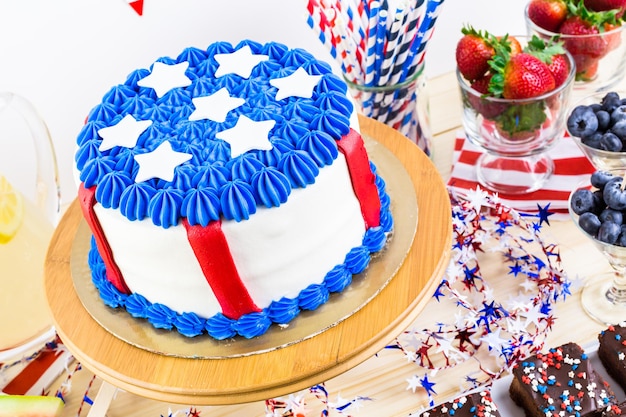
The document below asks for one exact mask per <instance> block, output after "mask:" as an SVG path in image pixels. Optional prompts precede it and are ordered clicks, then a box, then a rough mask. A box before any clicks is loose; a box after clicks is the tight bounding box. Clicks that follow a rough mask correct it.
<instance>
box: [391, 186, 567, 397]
mask: <svg viewBox="0 0 626 417" xmlns="http://www.w3.org/2000/svg"><path fill="white" fill-rule="evenodd" d="M450 199H451V202H452V226H453V233H452V254H451V261H450V264H449V266H448V268H447V270H446V272H445V274H444V276H443V278H442V280H441V282H440V284H439V285H438V287H437V289H436V291H435V293H434V294H433V298H435V299H436V300H437V302H439V303H442V304H446V307H449V308H450V309H451V311H455V312H456V313H455V314H454V318H453V319H452V320H451V321H450V322H445V323H444V322H437V323H435V324H434V325H433V326H432V328H426V329H421V328H409V329H408V330H406V331H405V332H403V334H401V335H400V336H399V337H398V338H397V339H396V341H395V344H392V345H389V346H387V348H388V349H396V350H399V351H401V352H402V353H403V354H404V355H405V356H406V358H407V360H408V361H409V362H412V363H414V364H415V365H417V366H418V368H419V370H420V372H419V373H418V374H415V375H414V376H413V377H412V378H410V379H407V383H408V388H407V390H410V391H412V392H416V390H417V389H421V390H422V392H425V393H426V395H427V396H428V398H429V405H430V406H433V405H434V404H435V397H436V395H437V382H438V381H444V380H445V378H446V372H445V371H446V370H448V369H452V368H457V367H460V366H463V368H462V369H463V370H465V369H466V368H467V373H466V375H465V377H464V379H463V381H462V383H461V386H460V387H459V390H460V391H461V393H463V392H466V391H469V390H472V389H475V388H478V387H480V386H487V385H490V384H491V383H492V382H493V381H494V380H496V379H497V378H499V377H500V376H502V375H503V374H506V373H508V372H509V371H510V370H511V368H512V367H513V366H514V365H515V364H516V363H517V362H518V361H519V360H521V359H523V358H524V357H526V356H529V355H532V354H535V353H537V352H539V351H540V350H541V349H542V348H543V345H544V342H545V337H546V336H547V334H548V332H549V331H550V330H551V328H552V325H553V324H554V321H555V317H554V314H553V312H554V303H556V302H558V301H560V300H565V298H566V297H567V296H569V295H570V294H571V292H570V291H571V290H572V282H571V281H570V280H569V279H568V277H567V275H566V274H565V272H564V271H563V268H562V265H561V257H560V251H559V248H558V246H557V245H556V244H554V243H550V242H548V241H547V240H546V239H545V238H544V237H543V236H542V233H541V232H542V229H543V227H544V226H549V224H550V223H549V216H550V215H551V213H550V211H549V205H547V206H546V207H538V209H539V210H538V212H537V213H536V214H527V213H519V212H517V211H515V210H514V209H511V208H509V207H506V206H505V205H503V204H501V203H500V201H499V199H498V196H497V195H492V194H490V193H488V192H486V191H484V190H482V189H480V187H477V188H476V189H474V190H471V191H470V192H469V193H468V194H467V195H465V196H464V197H463V198H460V197H458V196H456V195H454V194H453V193H452V192H451V194H450ZM485 256H490V257H493V256H496V257H499V259H500V262H496V263H495V264H498V265H499V266H498V271H497V273H498V274H499V280H500V284H502V281H505V285H506V286H507V289H508V290H507V291H506V292H505V294H506V296H505V297H508V298H506V299H498V298H496V295H495V294H494V290H493V288H491V286H490V284H489V279H488V277H487V276H486V273H485V271H483V270H482V269H481V266H480V263H479V260H480V259H484V257H485Z"/></svg>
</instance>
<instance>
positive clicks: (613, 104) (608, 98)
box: [600, 91, 621, 113]
mask: <svg viewBox="0 0 626 417" xmlns="http://www.w3.org/2000/svg"><path fill="white" fill-rule="evenodd" d="M600 103H601V104H602V108H603V109H604V110H606V111H608V112H609V113H612V112H613V110H615V108H617V107H618V106H619V105H620V104H621V100H620V97H619V94H617V93H616V92H615V91H610V92H608V93H606V95H605V96H604V97H603V98H602V100H601V101H600Z"/></svg>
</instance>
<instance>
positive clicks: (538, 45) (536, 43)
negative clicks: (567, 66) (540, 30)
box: [524, 35, 565, 64]
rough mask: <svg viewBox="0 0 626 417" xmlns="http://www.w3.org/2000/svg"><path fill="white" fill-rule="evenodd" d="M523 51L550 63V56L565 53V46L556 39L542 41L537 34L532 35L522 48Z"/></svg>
mask: <svg viewBox="0 0 626 417" xmlns="http://www.w3.org/2000/svg"><path fill="white" fill-rule="evenodd" d="M524 52H528V53H529V54H532V55H534V56H536V57H537V58H539V59H540V60H541V61H543V62H545V63H546V64H550V63H551V62H552V57H554V56H555V55H562V54H564V53H565V47H564V46H563V42H559V41H557V39H552V40H549V41H544V40H543V39H541V38H539V37H538V36H537V35H533V36H532V38H531V39H530V41H529V42H528V44H527V45H526V47H525V48H524Z"/></svg>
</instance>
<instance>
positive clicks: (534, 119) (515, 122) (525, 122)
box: [495, 101, 546, 137]
mask: <svg viewBox="0 0 626 417" xmlns="http://www.w3.org/2000/svg"><path fill="white" fill-rule="evenodd" d="M544 108H545V103H544V102H543V101H535V102H532V103H527V104H515V105H511V106H509V107H508V108H507V109H506V110H505V111H504V112H503V113H502V114H500V115H499V116H498V117H497V118H496V120H495V121H496V123H497V124H498V126H499V127H500V129H502V130H503V131H504V132H507V133H508V134H509V135H510V136H511V137H512V136H514V135H515V134H519V133H524V132H533V131H535V130H537V129H538V128H539V127H540V126H541V125H542V124H543V122H545V121H546V114H545V112H544Z"/></svg>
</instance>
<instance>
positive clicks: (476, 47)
mask: <svg viewBox="0 0 626 417" xmlns="http://www.w3.org/2000/svg"><path fill="white" fill-rule="evenodd" d="M462 33H463V37H461V39H460V40H459V42H458V43H457V45H456V52H455V55H456V65H457V67H458V69H459V72H460V73H461V75H463V77H464V78H465V79H467V80H470V81H474V80H477V79H479V78H480V77H482V76H483V75H485V73H486V72H487V71H489V60H490V59H491V58H492V57H493V54H494V49H493V46H492V45H491V41H490V40H489V39H488V37H487V35H486V34H483V33H482V32H481V31H476V30H474V29H473V28H472V27H471V26H467V27H464V28H463V29H462Z"/></svg>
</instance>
